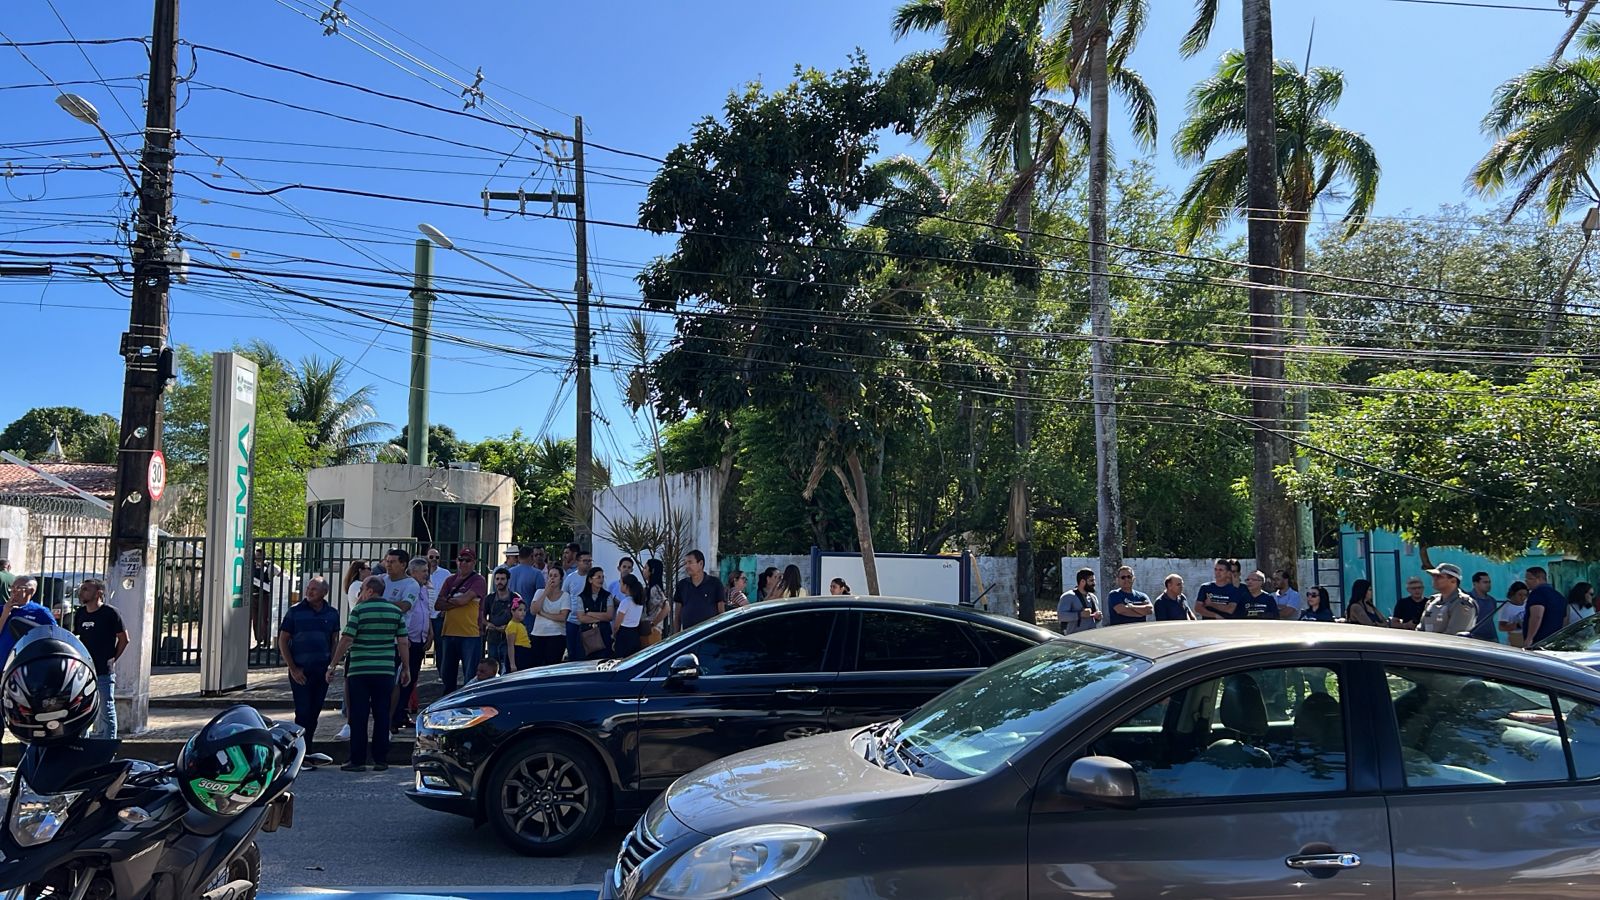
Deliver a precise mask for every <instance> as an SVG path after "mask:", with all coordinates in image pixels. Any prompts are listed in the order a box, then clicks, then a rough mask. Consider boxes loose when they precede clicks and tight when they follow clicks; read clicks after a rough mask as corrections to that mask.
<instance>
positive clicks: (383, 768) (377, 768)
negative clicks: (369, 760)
mask: <svg viewBox="0 0 1600 900" xmlns="http://www.w3.org/2000/svg"><path fill="white" fill-rule="evenodd" d="M372 771H374V772H387V771H389V764H388V763H373V765H372Z"/></svg>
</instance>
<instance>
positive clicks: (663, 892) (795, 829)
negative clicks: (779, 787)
mask: <svg viewBox="0 0 1600 900" xmlns="http://www.w3.org/2000/svg"><path fill="white" fill-rule="evenodd" d="M826 841H827V836H826V835H824V834H823V833H822V832H820V831H817V830H816V829H814V828H807V827H805V826H804V825H756V826H753V827H750V828H740V829H739V830H737V831H730V832H728V833H727V834H722V835H718V836H716V837H714V838H712V839H710V840H708V841H706V842H704V843H702V844H701V845H700V846H698V847H696V848H694V849H693V850H690V851H689V852H688V853H685V854H684V855H683V856H680V857H678V859H677V860H676V861H674V862H673V863H672V865H671V866H669V867H668V868H667V871H666V873H665V874H663V875H662V876H661V880H660V881H658V882H656V884H655V886H654V887H653V888H652V889H651V891H650V893H651V895H652V896H655V897H659V898H661V900H719V898H723V897H737V896H739V895H740V894H743V893H745V892H746V891H753V890H755V889H756V888H758V887H761V886H762V885H765V884H771V883H772V882H774V881H777V880H778V879H780V878H783V877H786V876H788V875H792V874H794V873H795V872H797V871H799V870H800V868H801V867H803V866H804V865H805V864H806V863H808V862H811V860H812V859H813V858H815V857H816V855H817V853H818V852H819V851H821V850H822V845H823V843H824V842H826Z"/></svg>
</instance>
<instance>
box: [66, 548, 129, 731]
mask: <svg viewBox="0 0 1600 900" xmlns="http://www.w3.org/2000/svg"><path fill="white" fill-rule="evenodd" d="M105 601H106V586H105V584H104V583H103V582H101V581H100V580H99V579H97V578H91V579H89V580H88V581H85V582H84V583H83V585H82V586H81V587H79V588H78V603H79V604H80V605H81V606H80V608H79V609H78V615H77V616H76V618H75V621H74V622H73V623H72V633H73V634H76V635H77V636H78V640H80V641H82V642H83V647H84V649H85V650H88V651H89V658H90V659H92V660H94V674H95V681H96V682H97V683H98V685H99V687H100V726H101V732H102V733H101V736H102V737H105V738H114V737H116V736H117V701H116V697H115V691H116V684H117V677H116V675H114V674H113V673H112V671H111V668H112V666H114V665H116V662H117V659H118V658H119V657H121V656H122V651H124V650H126V649H128V630H127V629H126V628H124V627H123V625H122V616H121V615H120V614H118V613H117V611H116V609H114V608H112V607H110V606H107V605H106V602H105Z"/></svg>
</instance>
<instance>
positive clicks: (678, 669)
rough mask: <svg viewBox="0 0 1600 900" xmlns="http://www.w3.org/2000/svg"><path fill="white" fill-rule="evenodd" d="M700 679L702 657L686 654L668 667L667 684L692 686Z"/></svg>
mask: <svg viewBox="0 0 1600 900" xmlns="http://www.w3.org/2000/svg"><path fill="white" fill-rule="evenodd" d="M699 677H700V657H698V656H695V655H694V654H693V653H685V654H683V655H681V656H679V657H678V658H677V659H674V660H673V661H672V664H671V665H669V666H667V684H671V685H682V684H692V683H693V682H694V681H695V680H696V679H698V678H699Z"/></svg>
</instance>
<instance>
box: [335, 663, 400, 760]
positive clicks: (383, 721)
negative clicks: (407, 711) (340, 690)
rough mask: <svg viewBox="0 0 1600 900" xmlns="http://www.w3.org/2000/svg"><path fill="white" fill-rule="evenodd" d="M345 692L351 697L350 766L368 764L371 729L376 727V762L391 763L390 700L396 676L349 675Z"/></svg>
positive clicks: (374, 742) (373, 757) (345, 684)
mask: <svg viewBox="0 0 1600 900" xmlns="http://www.w3.org/2000/svg"><path fill="white" fill-rule="evenodd" d="M344 692H345V694H346V695H347V696H349V698H350V763H351V765H357V766H364V765H366V764H367V749H368V748H367V742H368V736H367V735H368V732H367V728H368V726H369V725H370V726H371V727H372V732H371V738H370V740H371V743H372V747H371V750H372V761H373V762H374V763H381V764H387V763H388V762H389V701H390V697H391V695H392V694H393V693H394V676H393V675H347V676H345V679H344Z"/></svg>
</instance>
